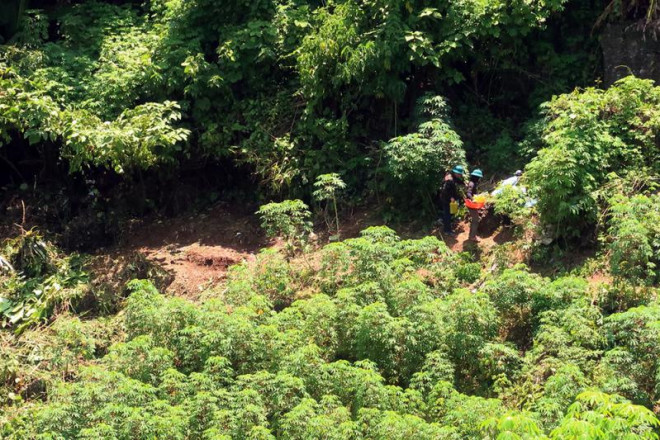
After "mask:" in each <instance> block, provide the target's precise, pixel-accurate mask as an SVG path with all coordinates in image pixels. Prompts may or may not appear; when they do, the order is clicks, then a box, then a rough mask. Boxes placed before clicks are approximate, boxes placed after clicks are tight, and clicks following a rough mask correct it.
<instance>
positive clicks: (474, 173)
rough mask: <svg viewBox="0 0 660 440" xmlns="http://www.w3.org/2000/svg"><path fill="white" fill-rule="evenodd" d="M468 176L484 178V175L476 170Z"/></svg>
mask: <svg viewBox="0 0 660 440" xmlns="http://www.w3.org/2000/svg"><path fill="white" fill-rule="evenodd" d="M470 176H474V177H479V178H482V177H484V173H482V172H481V170H480V169H478V168H477V169H476V170H474V171H472V172H471V173H470Z"/></svg>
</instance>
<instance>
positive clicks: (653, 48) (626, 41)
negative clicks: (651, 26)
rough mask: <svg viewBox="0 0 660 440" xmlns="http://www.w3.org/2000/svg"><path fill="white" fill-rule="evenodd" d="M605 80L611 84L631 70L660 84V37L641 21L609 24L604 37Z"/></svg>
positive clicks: (602, 45)
mask: <svg viewBox="0 0 660 440" xmlns="http://www.w3.org/2000/svg"><path fill="white" fill-rule="evenodd" d="M600 45H601V48H602V50H603V67H604V71H605V72H604V78H603V80H604V82H605V85H606V86H609V85H611V84H612V83H613V82H615V81H616V80H618V79H621V78H623V77H624V76H628V75H630V74H631V73H632V74H634V75H635V76H638V77H640V78H648V79H653V80H655V82H656V84H660V41H659V40H658V39H657V38H656V37H655V36H654V35H653V33H651V32H649V31H648V30H647V31H646V32H645V31H644V30H643V29H642V28H641V26H639V25H638V24H637V23H620V24H610V25H608V26H607V27H606V28H605V30H604V31H603V34H602V35H601V38H600Z"/></svg>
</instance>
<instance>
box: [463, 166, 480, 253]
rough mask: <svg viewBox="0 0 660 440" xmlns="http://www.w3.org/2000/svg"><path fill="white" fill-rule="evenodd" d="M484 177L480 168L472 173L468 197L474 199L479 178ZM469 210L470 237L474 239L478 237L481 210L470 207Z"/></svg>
mask: <svg viewBox="0 0 660 440" xmlns="http://www.w3.org/2000/svg"><path fill="white" fill-rule="evenodd" d="M482 177H484V173H483V172H482V171H481V170H479V169H476V170H474V171H472V173H470V181H469V182H468V184H467V194H466V198H467V199H469V200H473V199H474V196H476V195H477V191H478V188H479V180H481V178H482ZM468 211H469V212H470V236H469V238H468V239H469V240H472V241H474V240H476V239H477V229H478V228H479V210H478V209H472V208H468Z"/></svg>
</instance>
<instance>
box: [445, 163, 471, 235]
mask: <svg viewBox="0 0 660 440" xmlns="http://www.w3.org/2000/svg"><path fill="white" fill-rule="evenodd" d="M463 172H464V170H463V167H462V166H460V165H456V166H455V167H454V168H453V169H452V170H451V172H449V173H447V174H446V175H445V179H444V182H443V184H442V190H441V191H440V205H441V208H442V223H443V226H444V234H445V235H456V234H455V233H454V232H453V231H452V227H451V220H452V214H451V207H450V205H451V202H458V200H459V199H460V198H461V191H462V189H463V187H464V185H465V184H464V183H463Z"/></svg>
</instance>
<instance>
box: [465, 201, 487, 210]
mask: <svg viewBox="0 0 660 440" xmlns="http://www.w3.org/2000/svg"><path fill="white" fill-rule="evenodd" d="M465 206H467V207H468V208H470V209H482V208H483V207H484V206H486V202H474V201H472V200H470V199H465Z"/></svg>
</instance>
